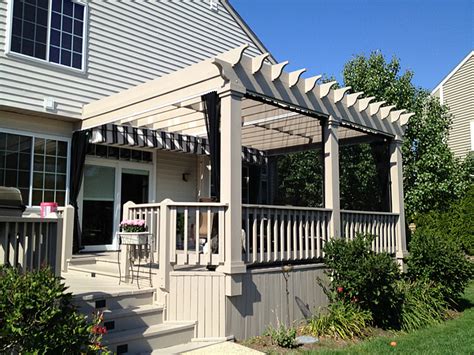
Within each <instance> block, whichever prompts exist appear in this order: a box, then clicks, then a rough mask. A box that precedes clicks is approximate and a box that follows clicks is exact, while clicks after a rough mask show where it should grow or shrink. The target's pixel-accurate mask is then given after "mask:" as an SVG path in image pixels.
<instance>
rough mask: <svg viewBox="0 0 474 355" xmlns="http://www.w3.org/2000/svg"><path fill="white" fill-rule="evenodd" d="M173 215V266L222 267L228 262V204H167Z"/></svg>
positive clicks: (171, 219)
mask: <svg viewBox="0 0 474 355" xmlns="http://www.w3.org/2000/svg"><path fill="white" fill-rule="evenodd" d="M167 206H168V208H169V212H170V216H169V217H170V221H169V225H170V236H171V240H170V246H171V259H170V261H171V263H174V264H176V265H219V264H223V263H224V243H225V239H224V227H225V218H224V214H225V210H226V208H227V205H226V204H223V203H212V202H205V203H203V202H196V203H190V202H185V203H179V202H172V203H170V204H168V205H167Z"/></svg>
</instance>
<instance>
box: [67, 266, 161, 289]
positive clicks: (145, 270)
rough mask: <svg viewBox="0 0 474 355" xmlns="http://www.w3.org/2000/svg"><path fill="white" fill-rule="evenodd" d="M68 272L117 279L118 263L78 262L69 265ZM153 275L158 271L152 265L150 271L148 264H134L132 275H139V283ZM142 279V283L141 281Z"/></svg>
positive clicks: (144, 281)
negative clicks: (77, 263) (138, 265)
mask: <svg viewBox="0 0 474 355" xmlns="http://www.w3.org/2000/svg"><path fill="white" fill-rule="evenodd" d="M68 272H70V273H75V274H83V275H84V276H86V277H95V278H114V279H117V282H118V279H119V275H120V274H119V269H118V264H113V263H107V264H105V263H104V264H101V263H98V264H79V265H75V264H73V265H69V267H68ZM150 273H151V275H152V276H154V275H156V274H157V273H158V268H155V267H152V269H151V271H150V269H149V267H148V266H143V265H142V266H140V268H139V269H138V267H137V266H134V276H137V275H138V276H139V277H140V283H141V284H143V285H146V284H147V282H149V275H150ZM142 281H143V283H142Z"/></svg>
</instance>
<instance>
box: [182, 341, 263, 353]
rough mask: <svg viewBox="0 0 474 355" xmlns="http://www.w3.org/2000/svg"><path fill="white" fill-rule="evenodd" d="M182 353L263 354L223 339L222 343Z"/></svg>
mask: <svg viewBox="0 0 474 355" xmlns="http://www.w3.org/2000/svg"><path fill="white" fill-rule="evenodd" d="M183 354H185V355H187V354H189V355H198V354H219V355H220V354H226V355H232V354H248V355H258V354H264V353H262V352H260V351H257V350H254V349H250V348H247V347H246V346H243V345H240V344H237V343H234V342H231V341H225V342H223V343H217V344H213V345H210V346H206V347H205V348H201V349H196V350H192V351H188V352H183Z"/></svg>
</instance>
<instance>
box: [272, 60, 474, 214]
mask: <svg viewBox="0 0 474 355" xmlns="http://www.w3.org/2000/svg"><path fill="white" fill-rule="evenodd" d="M343 78H344V84H345V85H346V86H350V87H351V88H352V91H353V92H358V91H363V92H364V95H365V96H366V97H368V96H374V97H375V99H376V100H377V101H386V105H396V107H397V109H405V110H407V112H413V113H415V115H414V116H413V117H411V118H410V121H409V123H408V126H407V128H406V132H405V136H404V145H403V164H404V170H403V173H404V190H405V208H406V215H407V217H408V218H407V219H408V220H409V221H410V220H412V219H413V218H414V217H415V216H416V215H417V214H419V213H424V212H427V211H431V210H437V211H443V210H446V209H447V208H449V206H450V205H451V204H452V203H453V201H456V200H458V199H460V198H462V197H463V196H464V194H465V192H466V191H467V188H468V186H469V184H470V179H472V177H471V178H470V177H469V172H470V174H471V175H472V174H473V170H474V168H473V167H474V163H473V161H474V158H472V157H470V158H469V157H468V158H467V159H466V161H465V162H464V163H462V162H460V161H459V160H457V159H455V158H454V155H453V153H452V152H451V151H450V150H449V148H448V145H447V139H448V134H449V128H450V125H451V119H452V118H451V114H450V113H449V108H448V107H447V106H445V105H442V104H441V103H440V102H439V100H438V99H436V98H434V97H432V96H431V95H430V94H429V92H428V91H427V90H424V89H421V88H418V87H416V86H415V85H414V84H413V83H412V79H413V72H412V71H410V70H407V71H405V72H403V73H402V71H401V66H400V61H399V60H398V59H397V58H396V57H394V58H392V59H391V60H390V61H387V60H386V59H385V57H384V56H383V55H382V54H381V53H380V52H373V53H371V54H370V55H369V56H368V57H366V56H364V55H358V56H356V57H354V58H352V59H351V60H349V61H348V62H347V63H346V64H345V66H344V70H343ZM327 80H329V79H327ZM387 145H388V142H386V146H387ZM373 148H374V145H373V144H371V145H369V144H359V145H351V146H341V147H340V191H341V207H342V208H343V209H361V210H367V211H370V210H379V211H383V210H386V209H387V205H388V201H387V198H388V191H386V189H387V186H388V180H384V176H385V178H386V177H387V176H388V175H387V174H388V171H384V170H383V169H382V170H380V166H379V164H380V163H381V164H382V165H383V164H384V161H385V164H388V155H385V156H384V155H383V154H382V155H380V154H379V155H378V156H377V155H376V154H374V149H373ZM318 156H320V152H314V151H308V152H303V153H294V154H291V155H289V156H284V157H280V158H279V162H278V168H279V188H280V191H279V192H280V196H281V198H282V200H283V201H282V202H284V203H291V204H296V205H298V204H304V205H308V206H318V205H321V203H322V196H321V195H322V191H323V189H322V172H323V167H322V161H321V159H319V160H318V159H317V157H318ZM320 174H321V175H320Z"/></svg>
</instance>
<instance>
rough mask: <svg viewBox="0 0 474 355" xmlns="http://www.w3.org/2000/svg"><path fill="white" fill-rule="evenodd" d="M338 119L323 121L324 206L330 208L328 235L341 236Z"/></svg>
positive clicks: (331, 236) (331, 118) (330, 118)
mask: <svg viewBox="0 0 474 355" xmlns="http://www.w3.org/2000/svg"><path fill="white" fill-rule="evenodd" d="M339 124H340V123H339V121H337V120H335V119H334V118H333V117H332V116H330V117H329V119H328V120H327V121H325V122H324V123H323V149H324V207H325V208H330V209H331V210H332V213H331V220H330V221H329V233H330V235H329V237H330V238H340V237H341V202H340V193H339V141H338V136H337V131H338V128H339Z"/></svg>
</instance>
